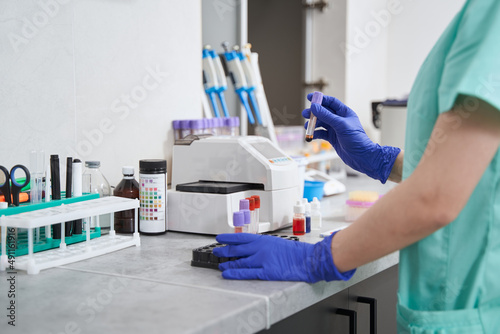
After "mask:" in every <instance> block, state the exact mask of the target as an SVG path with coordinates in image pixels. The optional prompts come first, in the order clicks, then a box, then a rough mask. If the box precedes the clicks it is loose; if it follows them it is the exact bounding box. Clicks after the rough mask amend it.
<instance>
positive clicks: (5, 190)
mask: <svg viewBox="0 0 500 334" xmlns="http://www.w3.org/2000/svg"><path fill="white" fill-rule="evenodd" d="M0 171H1V172H2V173H3V174H4V178H5V182H4V183H2V184H0V191H1V192H2V194H3V196H4V198H5V202H7V203H8V204H12V203H11V197H10V173H9V170H8V169H7V168H5V167H4V166H0Z"/></svg>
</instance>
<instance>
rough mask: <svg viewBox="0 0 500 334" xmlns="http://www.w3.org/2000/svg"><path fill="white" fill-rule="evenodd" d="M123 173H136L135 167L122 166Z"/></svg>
mask: <svg viewBox="0 0 500 334" xmlns="http://www.w3.org/2000/svg"><path fill="white" fill-rule="evenodd" d="M122 174H123V175H134V167H132V166H123V167H122Z"/></svg>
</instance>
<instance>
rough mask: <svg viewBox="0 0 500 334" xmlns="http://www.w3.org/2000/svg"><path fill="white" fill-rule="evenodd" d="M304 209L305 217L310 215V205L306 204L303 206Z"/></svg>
mask: <svg viewBox="0 0 500 334" xmlns="http://www.w3.org/2000/svg"><path fill="white" fill-rule="evenodd" d="M305 209H306V215H307V214H308V213H309V215H310V214H311V203H307V204H306V205H305Z"/></svg>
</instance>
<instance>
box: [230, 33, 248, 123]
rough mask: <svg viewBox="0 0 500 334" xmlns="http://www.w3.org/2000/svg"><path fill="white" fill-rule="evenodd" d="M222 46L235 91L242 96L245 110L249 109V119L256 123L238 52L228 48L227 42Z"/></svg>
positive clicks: (241, 99)
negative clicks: (247, 95)
mask: <svg viewBox="0 0 500 334" xmlns="http://www.w3.org/2000/svg"><path fill="white" fill-rule="evenodd" d="M222 46H223V47H224V50H225V52H224V57H225V58H226V64H227V68H228V70H229V75H230V77H231V80H232V81H233V85H234V91H235V92H236V94H237V95H238V97H239V98H240V101H241V103H242V104H243V106H244V107H245V110H246V111H247V114H248V121H249V122H250V124H255V119H254V118H253V114H252V110H251V109H250V106H249V105H248V101H247V99H246V90H247V83H246V80H245V74H244V73H243V68H242V67H241V63H240V60H239V58H238V55H237V54H236V52H235V51H229V50H228V43H227V42H224V43H222Z"/></svg>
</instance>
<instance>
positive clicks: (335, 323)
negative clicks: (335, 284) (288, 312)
mask: <svg viewBox="0 0 500 334" xmlns="http://www.w3.org/2000/svg"><path fill="white" fill-rule="evenodd" d="M348 306H349V292H348V289H345V290H344V291H341V292H339V293H337V294H335V295H333V296H331V297H329V298H327V299H325V300H323V301H321V302H319V303H316V304H314V305H312V306H310V307H308V308H307V309H305V310H302V311H300V312H298V313H296V314H294V315H292V316H290V317H288V318H286V319H283V320H282V321H280V322H278V323H276V324H274V325H272V326H271V328H270V329H269V330H263V331H261V332H259V333H262V334H264V333H265V334H291V333H293V334H300V333H305V334H310V333H315V334H322V333H325V334H327V333H328V334H334V333H338V334H343V333H349V318H348V317H347V316H343V315H340V314H336V312H337V310H338V309H348Z"/></svg>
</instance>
